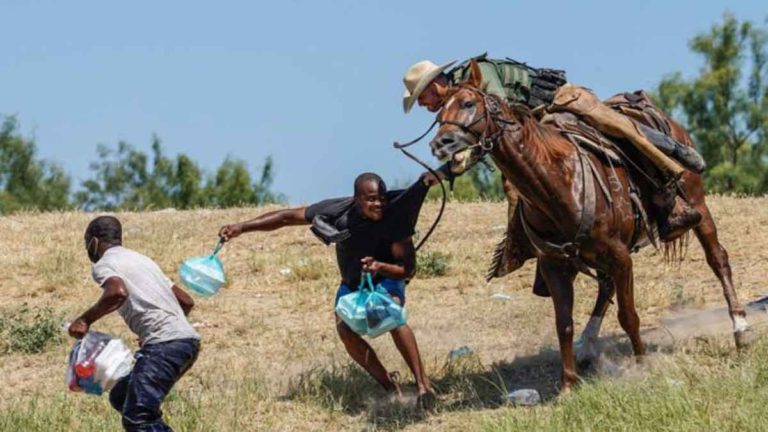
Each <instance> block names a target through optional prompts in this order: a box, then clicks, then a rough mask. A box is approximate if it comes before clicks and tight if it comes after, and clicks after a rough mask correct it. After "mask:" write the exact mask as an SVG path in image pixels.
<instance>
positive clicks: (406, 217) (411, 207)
mask: <svg viewBox="0 0 768 432" xmlns="http://www.w3.org/2000/svg"><path fill="white" fill-rule="evenodd" d="M427 192H429V186H427V185H425V184H424V182H423V181H422V180H421V178H420V179H418V180H417V181H416V183H414V184H413V185H411V186H410V187H409V188H408V189H406V190H404V191H403V192H401V193H400V194H399V195H398V196H397V197H395V198H394V199H392V201H391V202H390V206H389V209H388V215H387V216H388V219H389V238H390V239H391V240H392V241H398V240H402V239H404V238H406V237H410V236H412V235H413V234H414V233H415V232H416V231H415V229H416V222H417V221H418V219H419V212H420V211H421V205H422V204H423V203H424V199H425V198H426V197H427Z"/></svg>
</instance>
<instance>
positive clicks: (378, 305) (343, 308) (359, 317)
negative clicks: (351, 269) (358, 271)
mask: <svg viewBox="0 0 768 432" xmlns="http://www.w3.org/2000/svg"><path fill="white" fill-rule="evenodd" d="M336 313H337V314H338V315H339V317H340V318H341V320H342V321H344V323H346V324H347V325H348V326H349V328H351V329H352V331H354V332H355V333H357V334H359V335H361V336H369V337H371V338H375V337H377V336H380V335H382V334H384V333H387V332H389V331H392V330H394V329H396V328H398V327H400V326H401V325H404V324H405V323H406V321H407V319H408V314H407V313H406V311H405V308H403V307H401V306H400V305H398V304H397V303H395V301H394V300H392V297H390V295H389V293H388V292H387V290H386V289H384V288H383V287H382V286H381V285H377V286H376V287H374V286H373V281H372V279H371V275H370V273H364V274H363V277H362V279H361V280H360V285H359V286H358V288H357V291H355V292H352V293H349V294H346V295H344V296H342V297H341V298H340V299H339V303H338V305H337V306H336Z"/></svg>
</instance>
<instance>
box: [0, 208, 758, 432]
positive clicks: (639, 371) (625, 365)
mask: <svg viewBox="0 0 768 432" xmlns="http://www.w3.org/2000/svg"><path fill="white" fill-rule="evenodd" d="M710 205H711V207H712V210H713V213H714V215H715V217H716V221H717V222H718V227H719V229H720V237H721V240H722V242H723V244H724V245H725V247H726V248H727V249H728V251H729V254H730V257H731V264H732V267H733V271H734V281H735V284H736V288H737V290H738V293H739V296H740V298H741V299H742V300H748V299H751V298H755V297H756V296H758V295H759V294H762V293H764V292H766V291H768V289H766V283H765V282H766V277H765V274H766V273H767V271H766V270H768V266H767V265H766V263H768V231H767V230H765V228H764V227H765V226H766V225H767V224H768V199H765V198H744V199H737V198H729V197H714V198H711V199H710ZM269 209H270V208H266V209H265V208H258V209H235V210H225V211H215V210H194V211H185V212H169V211H160V212H151V213H123V214H119V215H118V216H119V217H120V219H121V220H122V221H123V224H124V230H125V243H126V246H128V247H131V248H134V249H136V250H138V251H140V252H142V253H145V254H146V255H149V256H151V257H153V258H154V259H155V260H156V261H157V262H158V263H159V264H160V266H161V267H162V268H163V269H164V270H165V271H166V272H167V273H168V274H169V275H170V276H172V277H174V278H175V273H176V268H177V266H178V264H179V263H180V262H181V261H182V260H183V259H185V258H187V257H189V256H197V255H203V254H206V253H208V252H209V251H210V249H211V248H212V247H213V245H214V244H215V242H216V232H217V230H218V227H219V226H221V225H222V224H224V223H229V222H233V221H236V220H242V219H246V218H250V217H252V216H254V215H255V214H258V213H261V212H263V211H266V210H269ZM435 211H436V206H435V205H434V204H429V203H428V204H426V205H425V207H424V210H423V215H422V220H421V222H420V225H419V228H420V229H425V228H426V227H427V226H428V223H430V222H431V217H432V216H433V214H434V212H435ZM505 215H506V209H505V206H504V204H500V203H475V204H451V205H449V206H448V208H447V209H446V213H445V216H444V220H443V224H442V225H441V226H440V227H439V228H438V229H437V230H436V232H435V234H434V235H433V237H432V239H431V240H430V242H429V244H428V245H427V247H426V248H427V249H426V250H429V251H434V252H439V253H441V254H445V255H450V260H448V261H447V266H448V268H447V269H446V270H447V273H445V274H443V275H440V274H434V275H430V276H429V277H426V275H425V276H422V277H420V276H418V275H417V277H416V279H414V280H413V282H412V283H411V284H410V285H409V286H408V289H407V297H408V302H407V307H408V309H409V315H410V324H411V326H412V328H413V329H414V332H415V334H416V337H417V339H418V341H419V344H420V348H421V351H422V353H423V356H424V359H425V363H426V368H427V372H428V374H429V375H430V377H431V379H432V380H433V382H434V384H435V387H436V389H437V390H438V396H439V402H438V406H437V410H436V412H435V413H432V414H423V413H420V412H418V411H415V410H414V409H413V407H412V405H413V402H414V397H413V386H412V385H411V383H412V379H411V377H410V374H409V373H408V369H407V367H406V366H405V365H404V363H403V362H402V360H401V359H400V356H399V354H398V353H397V350H396V349H395V348H394V346H393V344H392V342H391V340H390V339H389V337H388V336H386V335H385V336H381V337H380V338H377V339H375V340H373V341H372V345H373V346H374V348H375V349H376V350H377V352H378V353H379V355H380V357H381V358H382V360H383V362H384V364H385V365H386V366H388V367H389V368H390V369H392V370H399V371H400V373H401V375H402V377H403V381H404V383H405V389H406V397H405V398H404V401H402V402H398V401H392V400H389V399H388V398H387V396H386V395H385V394H384V393H383V392H382V391H381V390H379V389H378V388H377V386H376V385H375V383H374V382H373V381H372V380H371V379H369V378H368V377H367V376H366V375H365V374H364V373H363V372H362V371H361V370H360V369H359V368H358V367H357V366H354V365H351V364H350V360H349V359H348V357H347V355H346V353H345V352H344V348H343V346H342V345H341V343H340V342H339V341H338V338H337V336H336V333H335V329H334V326H333V316H332V306H331V305H332V304H333V296H334V293H335V287H336V285H337V283H338V276H337V273H336V270H335V268H334V265H335V264H334V258H333V257H334V252H333V249H331V248H326V247H325V246H323V245H322V244H321V243H320V242H319V241H317V240H316V239H314V237H313V236H312V234H311V233H309V231H308V230H306V229H303V228H286V229H284V230H281V231H277V232H271V233H264V234H250V235H246V236H244V237H242V238H239V239H237V240H235V241H234V242H232V243H231V244H228V245H227V246H226V247H225V248H224V250H223V251H222V252H221V255H220V257H221V258H222V260H223V262H224V265H225V269H226V271H227V275H228V277H229V283H228V285H227V286H226V287H225V288H224V289H223V290H222V291H221V292H220V293H219V294H218V295H217V296H216V297H213V298H211V299H201V298H198V297H196V300H197V307H196V309H195V311H193V313H192V316H191V320H192V322H193V323H195V325H196V326H197V328H198V330H199V332H200V333H201V335H202V337H203V351H202V352H201V355H200V358H199V360H198V363H197V364H196V365H195V366H194V367H193V368H192V370H191V371H190V372H189V373H188V375H187V376H185V377H184V378H183V379H182V380H181V381H180V382H179V384H178V385H177V387H176V389H175V390H174V393H173V395H172V396H171V397H170V398H169V400H168V401H167V403H166V404H165V407H164V412H165V415H166V417H167V420H168V422H169V423H170V424H171V425H172V426H173V427H174V429H175V430H177V431H237V432H244V431H257V430H259V431H260V430H302V431H303V430H409V431H410V430H462V431H463V430H490V431H500V430H531V429H532V428H534V429H535V430H617V431H624V430H627V431H634V430H637V431H640V430H683V431H685V430H691V431H693V430H713V431H714V430H768V424H766V423H767V421H766V420H764V419H765V418H768V417H767V416H765V415H764V411H765V409H764V406H765V404H766V403H768V393H767V392H768V366H766V365H768V362H765V361H764V359H765V358H766V354H768V342H767V341H766V336H765V335H764V333H763V330H762V329H761V328H759V327H758V328H756V329H755V330H756V332H757V333H758V334H759V335H760V338H759V339H758V342H757V343H756V345H755V346H754V347H753V348H752V349H750V350H749V351H747V352H745V353H741V354H739V353H737V352H736V351H735V350H734V349H733V342H732V340H731V338H730V337H729V336H728V335H727V334H726V335H723V336H718V337H714V336H706V337H701V338H695V339H689V340H677V341H674V343H671V342H670V343H664V344H661V343H657V344H654V343H649V348H650V351H651V354H650V355H649V356H648V357H647V358H646V360H645V361H644V363H643V364H641V365H634V362H633V361H632V360H631V358H630V357H628V353H629V352H630V350H629V348H628V346H627V342H626V338H625V337H624V336H623V333H622V332H621V331H620V330H619V326H618V323H617V322H616V319H615V313H616V311H615V308H614V307H612V308H611V309H610V310H609V316H608V318H607V319H606V322H605V325H604V331H603V334H604V335H605V336H606V340H605V345H606V350H607V352H608V359H609V360H610V362H613V363H616V364H617V365H618V366H617V368H615V370H618V372H616V371H615V370H613V369H611V371H613V372H611V373H608V374H598V375H592V376H588V377H587V378H586V379H585V382H584V383H583V384H582V385H581V386H579V387H578V388H577V389H576V390H575V391H574V392H572V393H571V394H569V395H567V396H565V397H559V398H558V397H557V388H556V386H557V381H558V378H559V377H558V374H559V353H558V351H557V340H556V335H555V332H554V322H553V321H554V320H553V313H552V305H551V301H549V300H548V299H541V298H537V297H534V296H532V294H531V293H530V284H531V282H532V277H533V266H532V265H531V264H528V265H526V266H525V267H524V268H522V269H521V270H520V271H518V272H516V273H515V274H513V275H510V276H508V277H506V278H504V279H502V280H497V281H493V282H492V283H490V284H485V283H484V281H483V275H484V273H485V268H486V264H487V262H488V259H489V258H490V254H491V252H492V250H493V245H494V244H495V243H496V242H497V241H498V239H499V236H501V235H502V234H503V232H504V219H505ZM93 216H94V215H91V214H83V213H76V212H72V213H56V214H52V213H48V214H20V215H13V216H9V217H2V218H0V231H1V232H3V236H2V237H0V286H1V287H2V293H3V296H2V298H0V311H2V312H3V313H4V314H10V313H11V311H17V310H20V308H22V307H28V308H30V310H44V309H45V308H50V310H51V315H50V316H52V317H56V319H57V320H58V319H61V321H62V322H63V321H64V320H69V319H72V318H73V317H74V316H76V315H77V314H78V313H79V312H81V311H82V310H84V309H85V308H86V307H88V306H89V305H90V304H91V303H92V302H93V301H95V300H96V298H98V296H99V294H100V290H99V288H98V287H96V286H95V285H94V284H93V283H92V282H91V281H90V265H89V262H88V260H87V257H86V255H85V253H84V251H83V250H82V249H83V242H82V232H83V229H84V228H85V226H86V224H87V222H88V221H89V220H90V218H91V217H93ZM662 258H663V257H662V254H661V253H659V252H655V251H653V250H652V249H645V250H643V251H641V252H640V253H639V254H638V255H637V258H636V260H635V267H634V268H635V275H636V281H635V290H636V299H637V306H638V312H639V315H640V319H641V323H642V325H643V326H644V327H645V328H650V327H655V326H658V325H659V324H660V322H661V319H662V318H664V317H667V316H669V315H670V314H674V313H677V312H675V311H678V310H681V309H682V310H685V309H690V308H713V307H721V306H723V305H724V300H723V297H722V293H721V290H720V287H719V284H718V282H717V280H716V278H715V277H714V275H713V274H712V273H711V271H710V270H709V268H708V267H707V264H706V260H705V259H704V256H703V254H702V252H701V248H700V247H699V246H698V244H697V243H695V240H694V241H693V242H692V244H691V246H690V249H689V251H688V254H687V257H686V259H685V261H683V262H682V263H681V264H680V265H677V264H671V265H668V264H664V262H663V259H662ZM286 269H290V271H286ZM576 284H577V293H576V305H575V308H574V319H575V321H576V324H577V330H578V331H580V330H581V328H582V327H583V325H584V324H585V323H586V321H587V318H588V315H589V311H590V309H591V307H592V304H593V302H594V298H595V295H596V290H595V284H594V283H593V282H592V281H591V280H589V279H587V278H581V277H580V278H579V279H577V282H576ZM497 293H502V294H505V295H506V296H508V297H509V300H503V298H506V297H501V298H502V299H501V300H500V299H498V297H497V298H491V296H492V295H493V294H497ZM24 305H26V306H24ZM4 317H5V316H4ZM57 324H60V323H58V322H57ZM94 328H95V329H97V330H102V331H106V332H109V333H112V334H116V335H119V336H121V337H123V339H124V340H126V341H127V342H128V343H129V344H134V346H135V340H134V337H133V336H132V335H131V334H130V332H129V331H128V329H127V328H126V326H125V325H124V324H123V323H122V321H121V320H120V319H119V317H118V316H116V315H115V316H110V317H109V318H107V319H105V320H103V321H102V322H99V323H97V324H96V325H95V326H94ZM63 341H64V342H60V343H56V342H55V340H54V341H52V342H50V343H48V344H47V345H44V346H43V348H42V352H40V353H37V354H29V353H25V352H8V353H6V354H4V355H2V356H1V357H0V372H2V376H3V377H4V385H3V386H2V388H0V430H2V431H14V432H19V431H25V432H26V431H111V430H120V421H119V416H118V415H117V413H115V412H113V411H112V410H111V408H110V407H109V403H108V401H107V399H106V397H101V398H98V397H92V396H86V395H82V394H73V393H69V392H68V391H67V390H66V385H65V382H64V372H65V365H66V356H67V352H68V350H69V346H70V342H71V341H69V339H68V338H66V337H65V338H63ZM33 344H34V343H33ZM463 345H467V346H470V347H471V348H472V350H473V351H474V354H472V355H469V356H467V357H462V358H458V359H450V358H449V356H448V353H449V352H450V351H451V350H452V349H455V348H457V347H460V346H463ZM531 387H533V388H536V389H537V390H539V391H540V392H541V394H542V396H543V398H544V403H543V404H542V405H540V406H538V407H534V408H525V407H512V406H509V405H507V404H505V403H503V396H504V395H505V394H506V392H507V391H511V390H514V389H518V388H531Z"/></svg>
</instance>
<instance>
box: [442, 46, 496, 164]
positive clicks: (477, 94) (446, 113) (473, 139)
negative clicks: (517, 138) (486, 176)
mask: <svg viewBox="0 0 768 432" xmlns="http://www.w3.org/2000/svg"><path fill="white" fill-rule="evenodd" d="M482 80H483V77H482V73H481V72H480V66H478V64H477V62H475V61H474V60H472V61H471V62H470V74H469V78H468V79H467V81H465V82H463V83H462V84H460V85H459V86H456V87H453V88H451V89H450V90H449V91H448V94H446V96H445V101H446V102H445V104H444V105H443V108H442V110H441V111H440V113H439V114H438V118H437V122H438V123H439V124H440V128H439V129H438V130H437V134H436V135H435V137H434V138H433V139H432V142H431V143H430V146H431V147H432V154H433V155H434V156H435V157H437V158H438V159H439V160H440V161H441V162H446V161H451V171H453V173H454V174H461V173H463V172H464V171H466V170H467V169H469V168H470V167H471V166H472V165H474V164H475V163H476V162H477V161H478V160H479V159H480V158H481V157H482V156H483V155H484V154H485V153H486V152H487V151H488V150H489V149H490V146H491V144H490V143H489V142H487V140H488V139H489V138H490V137H489V133H491V132H493V130H494V129H496V126H495V125H493V124H492V122H493V120H492V119H491V118H490V115H489V113H488V106H487V103H488V99H489V98H488V96H487V95H486V94H485V93H483V91H482V90H481V83H482Z"/></svg>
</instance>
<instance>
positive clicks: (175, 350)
mask: <svg viewBox="0 0 768 432" xmlns="http://www.w3.org/2000/svg"><path fill="white" fill-rule="evenodd" d="M199 351H200V341H199V340H197V339H178V340H173V341H168V342H160V343H156V344H151V345H145V346H143V347H142V348H141V349H140V350H139V352H137V353H136V364H135V365H134V366H133V370H132V371H131V373H130V374H128V375H127V376H125V377H124V378H122V379H121V380H120V381H118V382H117V384H115V386H114V387H113V388H112V391H110V392H109V403H110V404H112V408H114V409H116V410H118V411H120V413H121V414H122V416H123V428H124V429H125V430H126V431H129V432H132V431H137V432H138V431H142V432H155V431H163V432H165V431H171V432H172V431H173V429H171V428H170V427H169V426H168V425H166V424H165V423H164V422H163V418H162V417H163V412H162V411H161V410H160V404H161V403H163V399H165V396H166V395H168V392H170V391H171V387H173V385H174V384H176V381H178V380H179V378H181V376H182V375H184V373H185V372H186V371H187V370H189V368H190V367H191V366H192V364H194V363H195V360H197V354H198V352H199Z"/></svg>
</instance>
